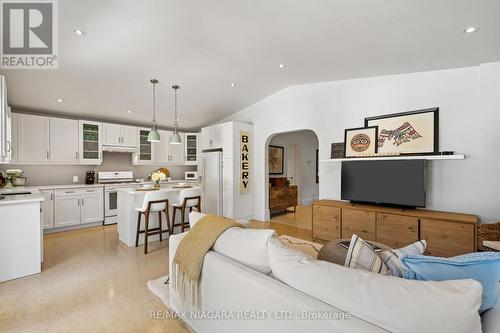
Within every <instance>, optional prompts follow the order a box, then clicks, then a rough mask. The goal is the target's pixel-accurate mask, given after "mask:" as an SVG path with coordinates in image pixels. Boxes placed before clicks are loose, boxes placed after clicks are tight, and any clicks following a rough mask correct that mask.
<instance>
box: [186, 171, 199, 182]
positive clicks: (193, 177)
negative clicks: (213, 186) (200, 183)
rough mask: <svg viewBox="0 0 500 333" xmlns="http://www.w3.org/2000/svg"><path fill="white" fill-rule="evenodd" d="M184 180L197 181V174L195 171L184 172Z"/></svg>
mask: <svg viewBox="0 0 500 333" xmlns="http://www.w3.org/2000/svg"><path fill="white" fill-rule="evenodd" d="M184 179H185V180H198V172H197V171H186V173H185V174H184Z"/></svg>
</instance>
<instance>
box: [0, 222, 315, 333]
mask: <svg viewBox="0 0 500 333" xmlns="http://www.w3.org/2000/svg"><path fill="white" fill-rule="evenodd" d="M251 227H254V228H273V229H275V230H276V231H277V232H278V234H280V235H281V234H288V235H291V236H294V237H298V238H303V239H308V240H310V239H311V231H310V230H307V229H303V228H300V227H297V226H294V225H290V224H282V223H275V222H257V221H254V222H252V223H251ZM149 249H150V253H149V254H147V255H144V253H143V248H142V246H141V247H138V248H133V247H132V248H129V247H127V246H125V245H123V244H121V243H120V242H119V241H118V235H117V233H116V226H105V227H104V226H103V227H94V228H88V229H82V230H77V231H68V232H61V233H55V234H50V235H46V236H45V237H44V251H45V262H44V265H43V271H42V273H41V274H37V275H33V276H29V277H24V278H20V279H16V280H12V281H7V282H3V283H0V332H36V333H40V332H50V333H52V332H123V333H125V332H169V333H175V332H189V331H188V329H187V328H186V327H185V325H184V324H183V323H182V322H181V321H179V320H177V319H151V317H150V313H151V312H152V311H164V310H165V306H164V305H163V304H162V303H161V301H160V300H159V299H157V298H156V297H155V296H153V295H152V294H151V293H150V292H149V291H148V289H147V287H146V282H147V281H149V280H152V279H156V278H158V277H161V276H163V275H166V274H167V273H168V267H167V260H168V242H167V241H163V242H161V243H160V242H154V243H152V244H151V245H150V246H149ZM0 269H1V268H0Z"/></svg>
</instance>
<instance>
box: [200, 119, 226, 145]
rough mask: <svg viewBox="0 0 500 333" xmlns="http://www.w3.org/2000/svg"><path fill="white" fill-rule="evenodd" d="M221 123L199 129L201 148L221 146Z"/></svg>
mask: <svg viewBox="0 0 500 333" xmlns="http://www.w3.org/2000/svg"><path fill="white" fill-rule="evenodd" d="M222 143H223V140H222V125H214V126H209V127H204V128H202V129H201V149H215V148H222Z"/></svg>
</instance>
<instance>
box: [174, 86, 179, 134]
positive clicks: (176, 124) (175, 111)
mask: <svg viewBox="0 0 500 333" xmlns="http://www.w3.org/2000/svg"><path fill="white" fill-rule="evenodd" d="M174 91H175V94H174V103H175V107H174V113H175V122H174V126H175V127H176V128H177V126H179V124H178V123H177V89H175V90H174Z"/></svg>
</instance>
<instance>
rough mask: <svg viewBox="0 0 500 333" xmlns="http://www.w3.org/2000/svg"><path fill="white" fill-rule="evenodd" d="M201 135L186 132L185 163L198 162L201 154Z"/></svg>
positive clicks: (194, 163)
mask: <svg viewBox="0 0 500 333" xmlns="http://www.w3.org/2000/svg"><path fill="white" fill-rule="evenodd" d="M199 137H200V135H199V134H198V133H185V134H184V161H185V164H193V165H196V164H198V156H200V143H199Z"/></svg>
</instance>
